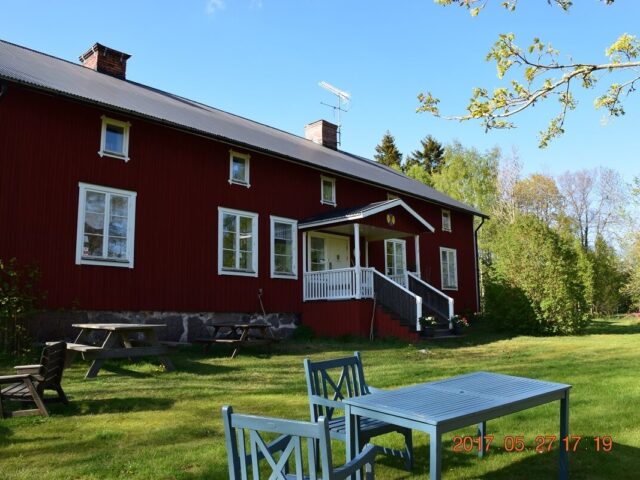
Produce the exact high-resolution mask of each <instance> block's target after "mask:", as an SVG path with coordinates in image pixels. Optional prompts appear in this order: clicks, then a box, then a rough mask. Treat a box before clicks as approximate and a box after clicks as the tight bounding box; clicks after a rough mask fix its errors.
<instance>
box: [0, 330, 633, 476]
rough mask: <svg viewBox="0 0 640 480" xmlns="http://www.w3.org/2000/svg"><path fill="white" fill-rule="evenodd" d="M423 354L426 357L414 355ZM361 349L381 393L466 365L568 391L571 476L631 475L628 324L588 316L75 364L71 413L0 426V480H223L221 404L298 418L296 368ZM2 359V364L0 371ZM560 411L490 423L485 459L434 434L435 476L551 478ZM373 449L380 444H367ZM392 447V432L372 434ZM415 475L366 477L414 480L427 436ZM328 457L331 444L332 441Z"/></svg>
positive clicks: (6, 365)
mask: <svg viewBox="0 0 640 480" xmlns="http://www.w3.org/2000/svg"><path fill="white" fill-rule="evenodd" d="M425 348H426V351H425V350H423V349H425ZM354 350H360V351H361V352H362V356H363V362H364V367H365V374H366V375H367V378H368V382H369V383H370V384H371V385H374V386H376V387H382V388H393V387H397V386H402V385H408V384H412V383H417V382H425V381H429V380H435V379H439V378H443V377H448V376H452V375H457V374H461V373H465V372H471V371H475V370H489V371H494V372H502V373H507V374H513V375H521V376H527V377H532V378H539V379H545V380H550V381H557V382H563V383H570V384H572V385H573V389H572V392H571V428H570V432H571V433H572V434H575V435H580V436H581V437H582V440H581V443H580V445H579V446H578V450H577V451H576V452H575V453H573V454H571V456H570V468H571V478H573V479H579V478H585V479H599V478H602V479H610V478H615V479H617V480H619V479H624V478H638V469H639V468H640V319H638V318H635V319H634V318H622V319H608V320H599V321H596V322H594V323H593V325H592V326H591V327H590V329H589V331H588V332H587V334H585V335H581V336H572V337H560V338H534V337H517V338H506V337H499V336H497V335H492V334H488V333H482V332H471V334H470V335H469V336H467V337H466V338H465V339H461V340H457V341H450V342H448V343H441V344H437V345H431V344H428V345H416V346H414V345H407V344H404V343H399V342H375V343H369V342H366V343H365V342H361V343H346V342H345V343H341V342H320V341H314V342H311V343H304V342H300V343H297V342H296V343H282V344H280V345H278V346H277V347H276V348H274V350H273V354H272V355H270V356H269V355H265V354H264V353H260V352H256V351H251V350H245V351H244V352H242V353H241V355H240V356H239V357H238V358H236V359H234V360H231V359H229V358H228V357H227V356H226V355H227V354H228V352H227V351H221V352H218V353H217V354H212V355H210V356H209V355H208V356H204V355H202V354H201V352H200V350H199V349H193V350H189V351H184V352H182V353H180V354H178V355H175V356H174V362H175V364H176V367H177V371H176V372H173V373H165V372H162V371H160V370H159V368H158V367H157V366H156V365H155V364H152V363H136V364H128V363H126V362H117V363H115V364H113V365H112V366H108V365H107V366H105V368H103V370H102V371H101V373H100V375H99V377H98V378H97V379H95V380H89V381H86V380H83V375H84V372H85V370H86V368H87V364H86V363H84V362H81V361H79V362H77V363H75V364H74V365H73V366H72V367H71V368H70V369H69V370H68V371H67V372H66V373H65V380H64V387H65V389H66V391H67V394H68V395H69V397H70V399H71V405H69V406H67V407H64V406H62V405H53V406H51V413H52V415H51V417H50V418H48V419H42V418H40V417H27V418H15V419H7V420H0V477H1V478H2V479H3V480H4V479H7V480H8V479H33V478H51V479H80V478H82V479H85V478H87V479H91V478H134V479H143V478H144V479H146V478H156V479H170V478H177V479H199V478H210V479H223V478H226V476H227V473H226V468H227V467H226V452H225V447H224V437H223V433H222V424H221V417H220V407H221V406H222V405H224V404H231V405H233V406H234V409H235V411H237V412H243V413H255V414H262V415H271V416H280V417H288V418H296V419H308V414H309V413H308V406H307V399H306V387H305V381H304V372H303V368H302V360H303V358H305V357H306V356H310V357H313V358H317V359H319V358H331V357H336V356H341V355H348V354H350V353H351V352H353V351H354ZM12 363H13V362H10V361H7V359H4V360H0V367H1V368H0V372H3V373H9V372H10V371H11V365H12ZM558 411H559V408H558V403H557V402H555V403H554V404H552V405H545V406H541V407H537V408H534V409H531V410H527V411H525V412H521V413H517V414H513V415H510V416H508V417H505V418H502V419H498V420H495V421H491V422H489V424H488V430H489V431H488V433H490V434H493V435H494V436H495V440H494V443H493V445H492V448H491V450H490V452H489V454H488V456H486V457H485V458H484V459H478V458H476V456H475V455H474V454H472V453H454V452H453V451H452V448H451V447H452V442H451V439H452V437H453V436H454V435H456V434H462V435H471V434H474V433H475V432H474V431H473V430H472V429H466V430H461V431H459V432H452V433H449V434H446V435H445V436H444V441H445V444H444V448H443V451H444V454H443V476H444V478H455V479H458V478H491V479H494V478H498V479H500V478H504V479H514V478H527V479H531V478H541V479H546V478H555V477H556V476H557V451H553V452H551V453H544V454H540V453H536V452H535V451H534V449H533V446H534V444H535V442H534V440H535V437H536V436H537V435H552V434H557V433H558V432H557V430H558ZM515 435H522V436H523V437H524V440H525V443H526V445H527V450H526V451H525V452H522V453H508V452H506V451H505V449H504V448H503V439H504V437H505V436H515ZM603 435H610V436H612V437H613V441H614V445H613V450H612V451H611V452H610V453H605V452H596V451H595V440H594V437H597V436H603ZM379 441H380V440H379ZM381 441H384V442H385V443H386V444H388V445H395V446H398V447H399V446H400V445H401V444H402V441H401V437H400V436H394V435H393V434H391V435H390V436H388V438H383V439H382V440H381ZM414 442H415V443H416V457H417V458H416V466H415V468H414V474H413V475H408V474H407V472H405V471H404V470H402V462H401V461H400V460H399V459H389V458H386V457H382V456H379V457H378V461H377V464H376V473H377V478H381V479H391V478H394V479H395V478H411V477H418V476H419V475H420V476H421V477H422V478H424V477H425V474H424V472H426V469H427V462H428V460H427V459H428V437H427V435H425V434H422V433H415V434H414ZM335 449H336V452H337V454H336V456H337V457H338V458H337V460H340V459H341V456H342V455H343V448H342V444H340V443H339V442H337V443H336V444H335Z"/></svg>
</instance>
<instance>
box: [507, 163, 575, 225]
mask: <svg viewBox="0 0 640 480" xmlns="http://www.w3.org/2000/svg"><path fill="white" fill-rule="evenodd" d="M513 200H514V203H515V205H516V208H518V210H519V211H520V212H522V213H525V214H531V215H534V216H536V217H538V218H539V219H540V220H542V221H543V222H544V223H545V224H546V225H548V226H550V227H551V226H552V225H553V224H555V223H556V221H557V219H558V217H559V215H560V214H561V213H562V206H563V199H562V195H561V194H560V190H558V185H557V184H556V181H555V180H554V179H553V177H550V176H548V175H542V174H540V173H534V174H532V175H530V176H529V177H527V178H525V179H522V180H519V181H517V182H516V183H515V185H514V189H513Z"/></svg>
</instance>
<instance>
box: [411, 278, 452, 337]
mask: <svg viewBox="0 0 640 480" xmlns="http://www.w3.org/2000/svg"><path fill="white" fill-rule="evenodd" d="M408 277H409V283H408V286H409V290H410V291H411V292H413V293H415V294H417V295H420V297H422V301H423V306H424V307H425V308H427V309H429V310H431V311H433V312H436V313H437V314H438V315H440V316H442V317H443V318H445V319H446V320H448V322H449V328H450V329H451V328H453V320H452V318H453V298H451V297H450V296H448V295H446V294H445V293H444V292H442V291H440V290H438V289H437V288H435V287H434V286H432V285H429V284H428V283H427V282H425V281H424V280H422V279H421V278H420V277H418V276H416V275H415V274H413V273H412V272H408Z"/></svg>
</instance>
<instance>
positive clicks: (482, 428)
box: [478, 422, 487, 458]
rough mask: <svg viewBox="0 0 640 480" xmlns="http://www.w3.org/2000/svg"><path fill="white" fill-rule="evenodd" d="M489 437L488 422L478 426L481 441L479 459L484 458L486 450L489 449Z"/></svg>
mask: <svg viewBox="0 0 640 480" xmlns="http://www.w3.org/2000/svg"><path fill="white" fill-rule="evenodd" d="M486 435H487V422H482V423H479V424H478V438H479V439H480V443H479V444H478V457H480V458H482V457H484V450H485V448H487V442H486V438H485V437H486Z"/></svg>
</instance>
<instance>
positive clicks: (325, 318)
mask: <svg viewBox="0 0 640 480" xmlns="http://www.w3.org/2000/svg"><path fill="white" fill-rule="evenodd" d="M372 316H373V300H342V301H324V302H305V303H304V304H303V306H302V324H303V325H306V326H308V327H309V328H311V329H312V330H313V332H314V333H315V334H316V335H317V336H319V337H340V336H343V335H355V336H357V337H362V338H368V337H369V329H370V328H371V317H372Z"/></svg>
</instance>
